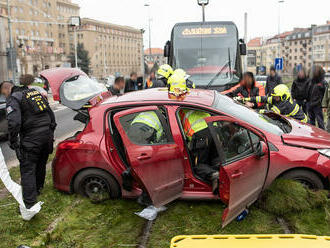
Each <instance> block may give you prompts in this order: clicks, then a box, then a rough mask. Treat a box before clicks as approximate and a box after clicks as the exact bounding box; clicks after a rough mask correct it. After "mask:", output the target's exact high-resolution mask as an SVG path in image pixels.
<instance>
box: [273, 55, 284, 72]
mask: <svg viewBox="0 0 330 248" xmlns="http://www.w3.org/2000/svg"><path fill="white" fill-rule="evenodd" d="M274 64H275V69H276V71H282V70H283V58H275V63H274Z"/></svg>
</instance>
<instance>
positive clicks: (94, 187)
mask: <svg viewBox="0 0 330 248" xmlns="http://www.w3.org/2000/svg"><path fill="white" fill-rule="evenodd" d="M73 189H74V192H76V193H79V194H80V195H83V196H86V197H88V198H90V199H91V200H92V201H93V202H101V201H104V200H107V199H109V198H118V197H119V196H120V187H119V185H118V183H117V182H116V180H115V179H114V178H113V177H112V176H111V175H110V174H109V173H107V172H105V171H103V170H100V169H87V170H84V171H82V172H80V173H79V174H78V175H77V176H76V178H75V180H74V184H73Z"/></svg>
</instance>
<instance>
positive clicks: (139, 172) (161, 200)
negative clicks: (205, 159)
mask: <svg viewBox="0 0 330 248" xmlns="http://www.w3.org/2000/svg"><path fill="white" fill-rule="evenodd" d="M113 119H114V122H115V125H116V127H117V129H118V131H119V133H120V136H121V138H122V141H123V145H124V147H125V150H126V156H127V159H128V162H129V166H130V171H131V172H132V176H133V177H134V178H135V180H137V181H138V182H139V183H140V184H141V186H142V187H143V188H144V189H145V190H146V191H147V193H148V194H149V196H150V198H151V200H152V203H153V205H154V206H156V207H159V206H162V205H165V204H167V203H169V202H171V201H173V200H174V199H177V198H179V197H180V196H181V193H182V190H183V185H184V159H183V154H182V153H181V152H180V148H179V147H178V145H177V144H176V143H175V142H174V141H173V138H172V135H171V132H170V130H169V125H168V118H166V116H165V113H164V112H162V111H161V110H160V109H158V107H156V106H148V107H137V108H132V109H129V110H124V111H121V112H118V113H116V114H115V115H114V117H113ZM137 120H139V121H137ZM150 122H153V123H156V125H157V126H158V127H160V128H159V129H158V130H161V131H159V132H157V137H158V138H157V139H153V140H151V139H150V140H147V139H146V140H144V139H143V136H144V132H149V131H150V128H149V127H148V125H144V124H148V123H150ZM136 124H138V126H136ZM137 127H138V128H137Z"/></svg>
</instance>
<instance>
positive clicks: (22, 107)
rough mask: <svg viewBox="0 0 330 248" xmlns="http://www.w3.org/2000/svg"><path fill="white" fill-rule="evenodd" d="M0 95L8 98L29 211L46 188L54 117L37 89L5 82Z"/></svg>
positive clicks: (12, 145)
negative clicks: (44, 187)
mask: <svg viewBox="0 0 330 248" xmlns="http://www.w3.org/2000/svg"><path fill="white" fill-rule="evenodd" d="M0 92H1V94H3V95H4V96H5V97H6V111H7V120H8V133H9V143H10V148H11V149H13V150H15V152H16V156H17V158H18V160H19V162H20V172H21V184H22V189H23V201H24V204H25V207H26V208H28V209H29V208H31V207H32V206H34V204H36V203H37V195H38V194H40V193H41V190H42V188H43V186H44V182H45V176H46V163H47V160H48V156H49V154H51V153H52V152H53V142H54V131H55V128H56V122H55V115H54V112H53V111H52V110H51V108H50V106H49V104H48V101H47V99H46V98H44V97H43V96H42V95H41V94H40V92H39V91H37V90H35V89H29V88H28V87H25V86H23V87H17V86H14V85H13V84H12V83H10V82H3V83H1V85H0Z"/></svg>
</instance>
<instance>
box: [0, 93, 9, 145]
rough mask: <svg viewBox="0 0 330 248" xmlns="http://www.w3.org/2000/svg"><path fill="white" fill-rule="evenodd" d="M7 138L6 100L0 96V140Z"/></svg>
mask: <svg viewBox="0 0 330 248" xmlns="http://www.w3.org/2000/svg"><path fill="white" fill-rule="evenodd" d="M7 136H8V123H7V119H6V99H5V98H4V96H2V95H0V139H5V138H7Z"/></svg>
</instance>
